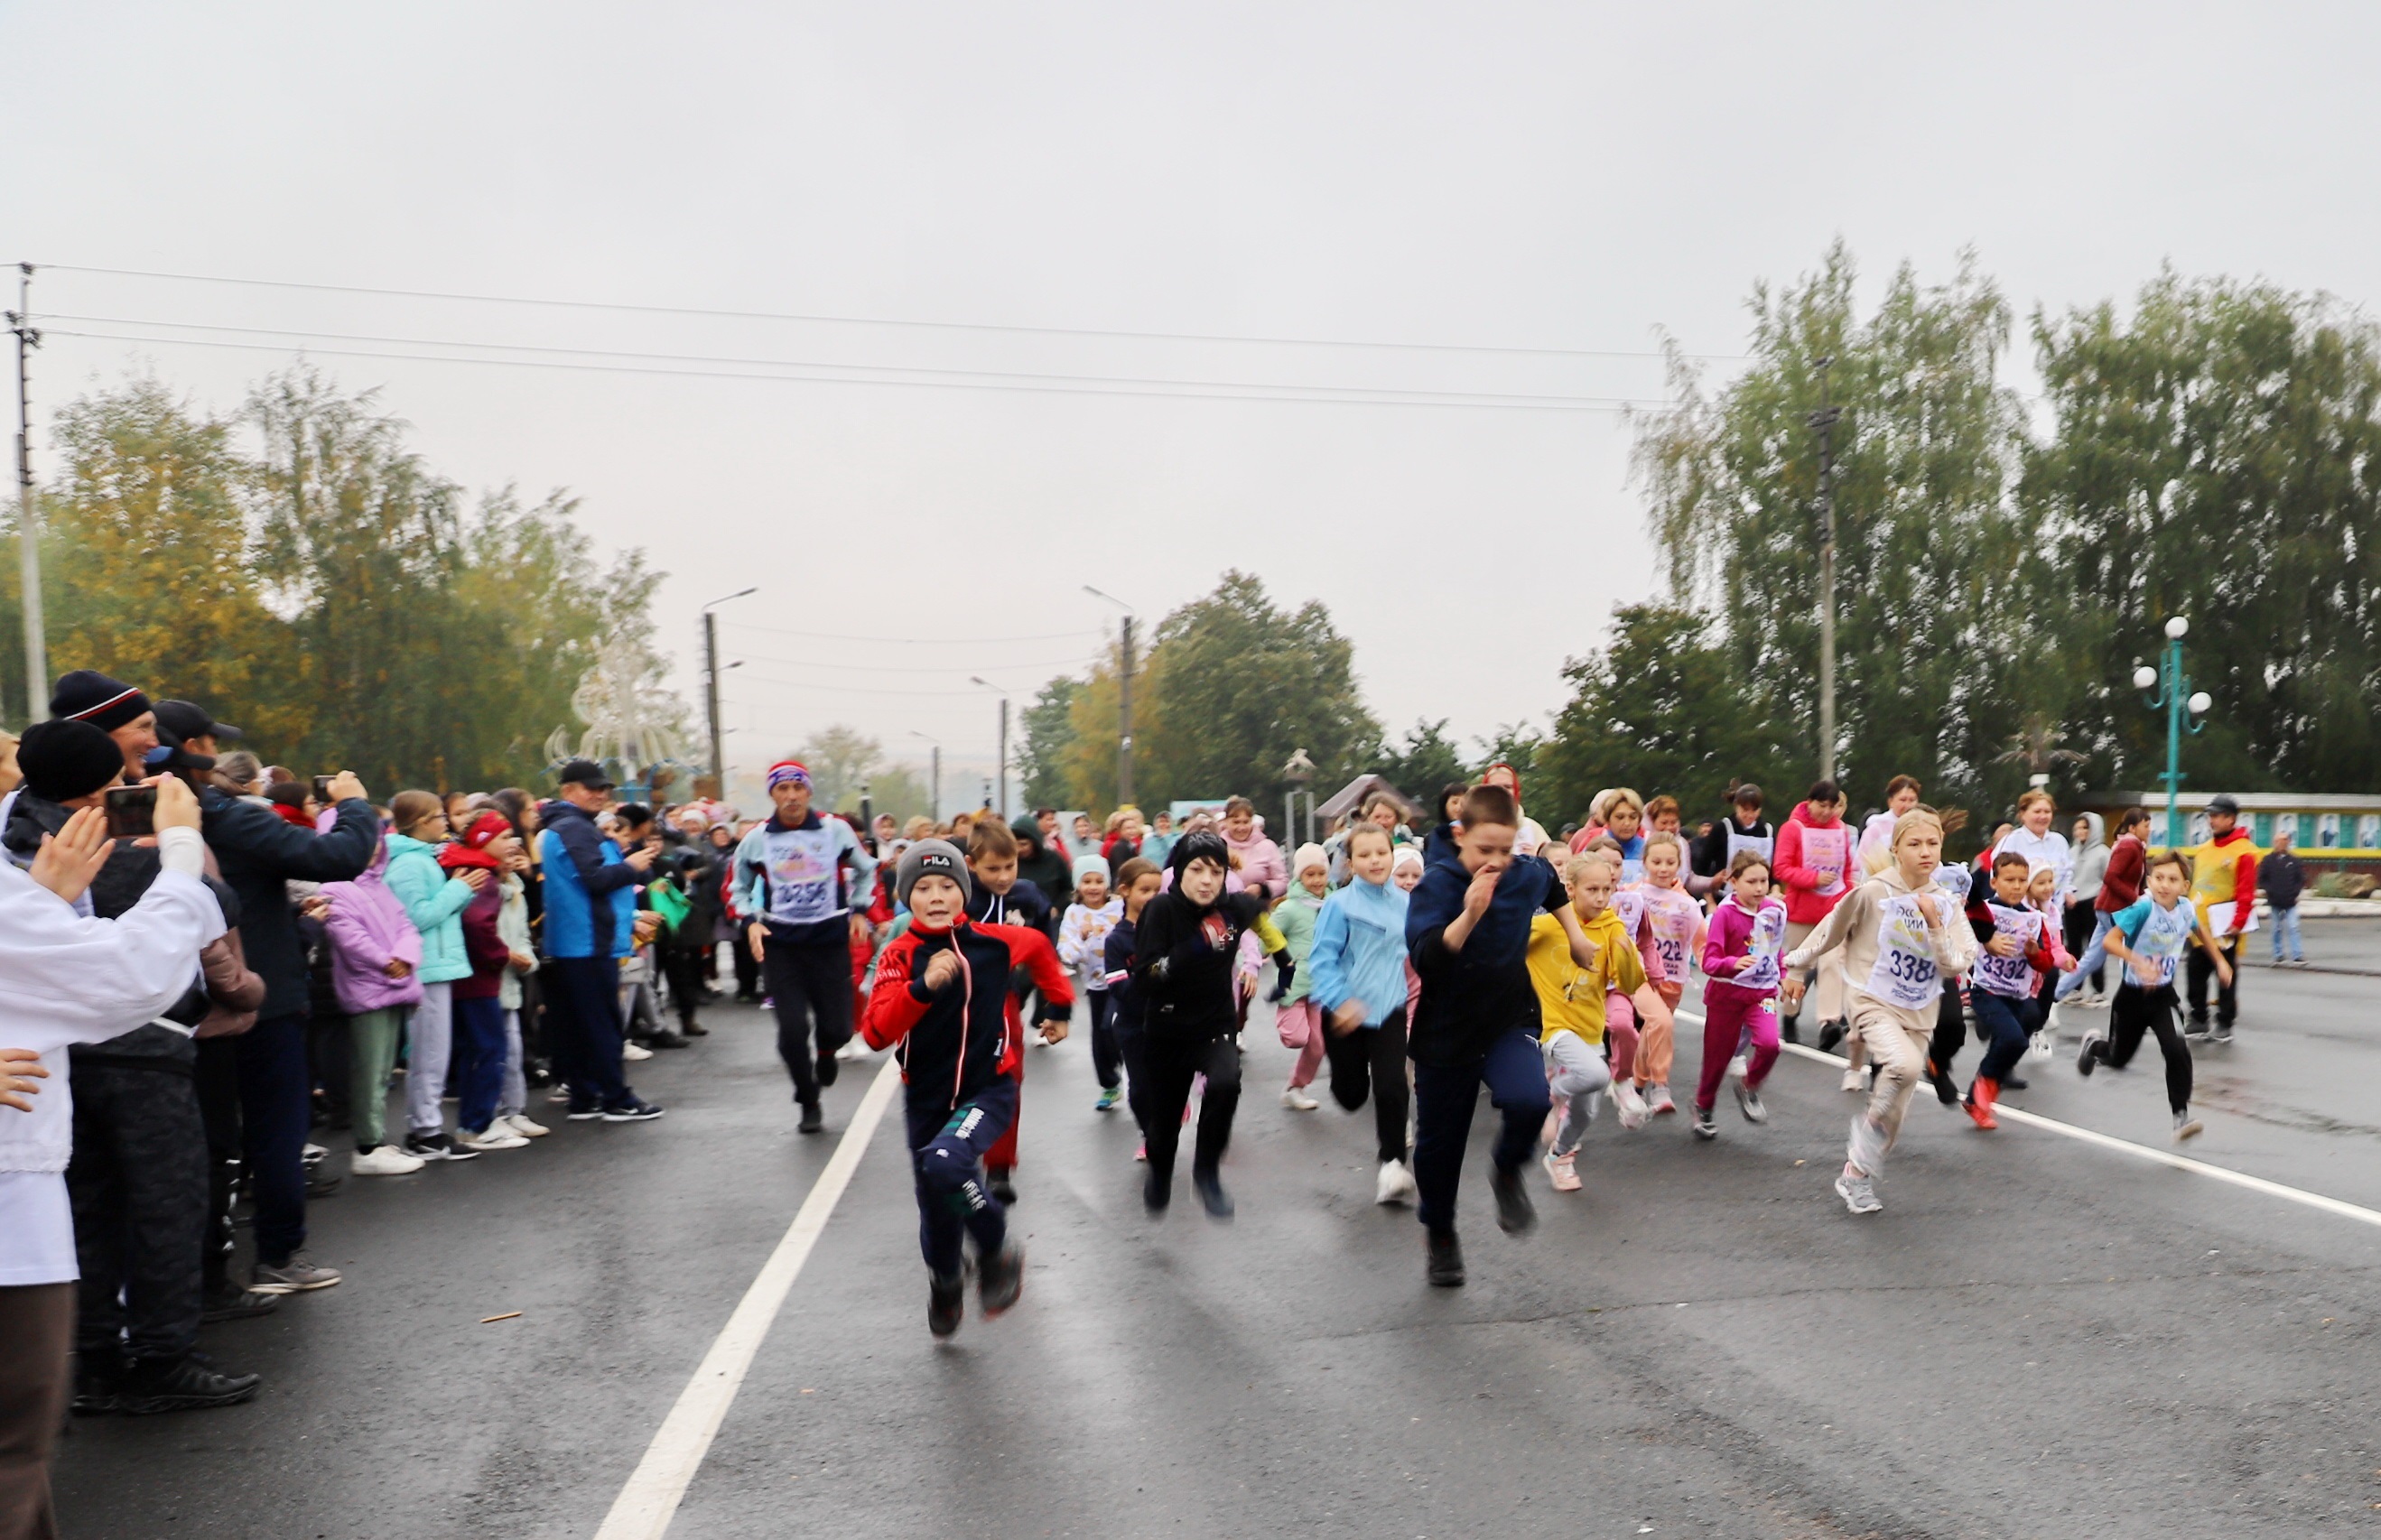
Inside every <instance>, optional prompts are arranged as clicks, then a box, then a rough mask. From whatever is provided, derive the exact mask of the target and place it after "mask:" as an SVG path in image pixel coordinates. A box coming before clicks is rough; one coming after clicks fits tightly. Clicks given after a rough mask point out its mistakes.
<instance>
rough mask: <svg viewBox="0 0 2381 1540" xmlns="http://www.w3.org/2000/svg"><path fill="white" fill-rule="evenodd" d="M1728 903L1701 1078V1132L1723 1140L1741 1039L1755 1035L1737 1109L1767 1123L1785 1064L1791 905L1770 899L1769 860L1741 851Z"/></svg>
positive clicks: (1716, 922)
mask: <svg viewBox="0 0 2381 1540" xmlns="http://www.w3.org/2000/svg"><path fill="white" fill-rule="evenodd" d="M1785 946H1786V905H1784V904H1783V903H1779V902H1778V901H1777V900H1776V899H1774V898H1772V897H1770V896H1769V863H1768V862H1766V861H1764V860H1763V859H1762V857H1761V853H1760V852H1758V851H1753V850H1740V851H1738V852H1737V853H1736V855H1735V857H1734V859H1732V860H1730V861H1729V862H1728V902H1727V903H1723V904H1721V905H1720V906H1719V907H1718V908H1717V909H1716V910H1715V911H1714V912H1713V914H1712V918H1711V926H1710V928H1709V929H1708V930H1707V931H1706V932H1705V933H1704V936H1703V1069H1702V1072H1701V1073H1699V1074H1698V1075H1697V1076H1696V1077H1695V1137H1696V1138H1698V1139H1716V1138H1718V1137H1719V1124H1718V1123H1717V1122H1715V1121H1714V1120H1713V1118H1712V1109H1713V1108H1715V1107H1716V1106H1717V1105H1718V1104H1719V1085H1720V1082H1721V1081H1722V1080H1724V1079H1726V1078H1727V1075H1728V1060H1729V1058H1730V1056H1731V1055H1733V1054H1734V1053H1735V1052H1736V1051H1737V1045H1738V1043H1739V1041H1740V1040H1742V1039H1746V1038H1748V1037H1749V1039H1750V1041H1749V1045H1748V1046H1749V1048H1750V1049H1751V1053H1750V1057H1748V1058H1747V1060H1746V1061H1745V1066H1744V1078H1743V1079H1741V1080H1740V1081H1738V1082H1737V1083H1736V1106H1737V1110H1739V1111H1740V1112H1742V1113H1743V1114H1744V1121H1745V1122H1753V1123H1764V1122H1768V1121H1769V1110H1768V1109H1767V1108H1766V1107H1764V1106H1763V1105H1762V1102H1761V1087H1762V1085H1763V1084H1764V1082H1766V1081H1767V1080H1768V1078H1769V1071H1770V1069H1771V1067H1772V1066H1774V1065H1775V1064H1776V1063H1777V988H1778V984H1779V981H1780V975H1779V969H1778V962H1777V960H1778V956H1779V954H1780V953H1781V952H1783V951H1784V950H1785Z"/></svg>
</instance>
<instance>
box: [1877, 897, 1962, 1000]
mask: <svg viewBox="0 0 2381 1540" xmlns="http://www.w3.org/2000/svg"><path fill="white" fill-rule="evenodd" d="M1866 988H1867V990H1868V992H1869V993H1870V994H1872V995H1874V996H1875V997H1876V998H1877V999H1879V1000H1884V1001H1885V1002H1886V1004H1888V1005H1896V1006H1899V1007H1900V1008H1901V1009H1902V1010H1904V1011H1917V1010H1922V1009H1923V1008H1925V1007H1927V1006H1929V1005H1932V1004H1934V1003H1935V999H1936V997H1938V996H1939V995H1941V994H1942V992H1943V980H1942V976H1941V975H1940V973H1938V972H1937V970H1936V969H1935V948H1934V946H1933V944H1932V943H1931V942H1929V941H1928V940H1927V939H1926V916H1924V915H1923V914H1920V913H1919V911H1918V899H1917V896H1916V895H1915V894H1907V893H1906V894H1903V895H1901V896H1899V897H1897V898H1888V899H1886V901H1885V902H1884V903H1880V904H1878V905H1877V916H1876V966H1874V968H1871V969H1870V970H1869V975H1868V984H1867V986H1866Z"/></svg>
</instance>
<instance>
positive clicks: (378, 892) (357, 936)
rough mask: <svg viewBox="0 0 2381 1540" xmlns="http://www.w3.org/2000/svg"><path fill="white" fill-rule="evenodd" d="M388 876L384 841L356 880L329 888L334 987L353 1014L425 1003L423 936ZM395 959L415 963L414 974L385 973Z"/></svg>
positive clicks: (329, 884)
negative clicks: (422, 960) (395, 976)
mask: <svg viewBox="0 0 2381 1540" xmlns="http://www.w3.org/2000/svg"><path fill="white" fill-rule="evenodd" d="M387 872H388V843H387V842H386V841H385V840H384V841H383V842H382V843H380V844H378V845H376V846H374V847H373V850H372V865H371V866H369V867H365V868H364V869H363V871H362V872H361V873H360V875H359V876H358V877H357V878H356V879H355V880H354V881H352V882H325V883H324V884H323V896H324V898H327V899H329V900H330V901H331V917H330V918H329V919H328V920H326V921H324V929H325V930H327V931H328V932H329V933H330V938H331V988H332V991H333V992H334V993H335V994H336V995H337V996H338V997H339V1008H340V1009H341V1010H343V1011H345V1012H347V1013H348V1014H350V1015H361V1014H363V1013H365V1012H367V1011H385V1010H387V1009H389V1008H390V1007H392V1006H398V1005H419V1004H421V932H420V931H419V930H416V929H415V928H413V922H412V921H411V920H409V919H408V918H406V916H405V905H404V904H403V903H400V902H398V900H397V895H396V894H395V893H393V892H391V891H389V888H388V884H387V883H386V882H385V881H383V880H382V879H383V878H384V877H385V876H386V875H387ZM391 960H395V961H397V962H401V963H409V964H412V965H413V971H412V972H410V973H409V974H407V975H406V976H404V977H403V978H391V977H389V976H388V975H387V974H386V973H385V972H383V971H382V970H383V969H385V968H386V967H387V966H388V964H389V963H390V961H391Z"/></svg>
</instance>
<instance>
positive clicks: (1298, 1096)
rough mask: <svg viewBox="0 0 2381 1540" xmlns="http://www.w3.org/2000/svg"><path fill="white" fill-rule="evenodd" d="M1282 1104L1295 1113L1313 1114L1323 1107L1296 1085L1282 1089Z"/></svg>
mask: <svg viewBox="0 0 2381 1540" xmlns="http://www.w3.org/2000/svg"><path fill="white" fill-rule="evenodd" d="M1281 1104H1282V1105H1283V1106H1284V1107H1287V1108H1288V1109H1289V1110H1291V1111H1293V1112H1312V1111H1313V1110H1315V1109H1316V1108H1318V1107H1320V1106H1322V1105H1323V1104H1322V1103H1321V1102H1319V1101H1317V1100H1315V1099H1314V1098H1313V1097H1310V1096H1308V1095H1307V1094H1306V1093H1305V1092H1304V1091H1303V1090H1301V1089H1300V1088H1299V1087H1298V1086H1295V1085H1285V1086H1283V1087H1282V1088H1281Z"/></svg>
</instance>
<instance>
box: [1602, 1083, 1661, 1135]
mask: <svg viewBox="0 0 2381 1540" xmlns="http://www.w3.org/2000/svg"><path fill="white" fill-rule="evenodd" d="M1606 1095H1607V1096H1609V1097H1611V1098H1612V1105H1613V1106H1615V1107H1618V1109H1620V1126H1621V1127H1623V1128H1642V1127H1644V1126H1645V1120H1646V1119H1648V1118H1650V1117H1652V1116H1653V1115H1654V1114H1653V1113H1651V1112H1649V1111H1647V1110H1646V1109H1645V1098H1644V1097H1641V1096H1639V1095H1638V1094H1637V1087H1636V1086H1634V1085H1630V1084H1629V1083H1628V1082H1626V1081H1621V1080H1616V1081H1614V1082H1613V1083H1612V1089H1611V1090H1609V1091H1608V1092H1606Z"/></svg>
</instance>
